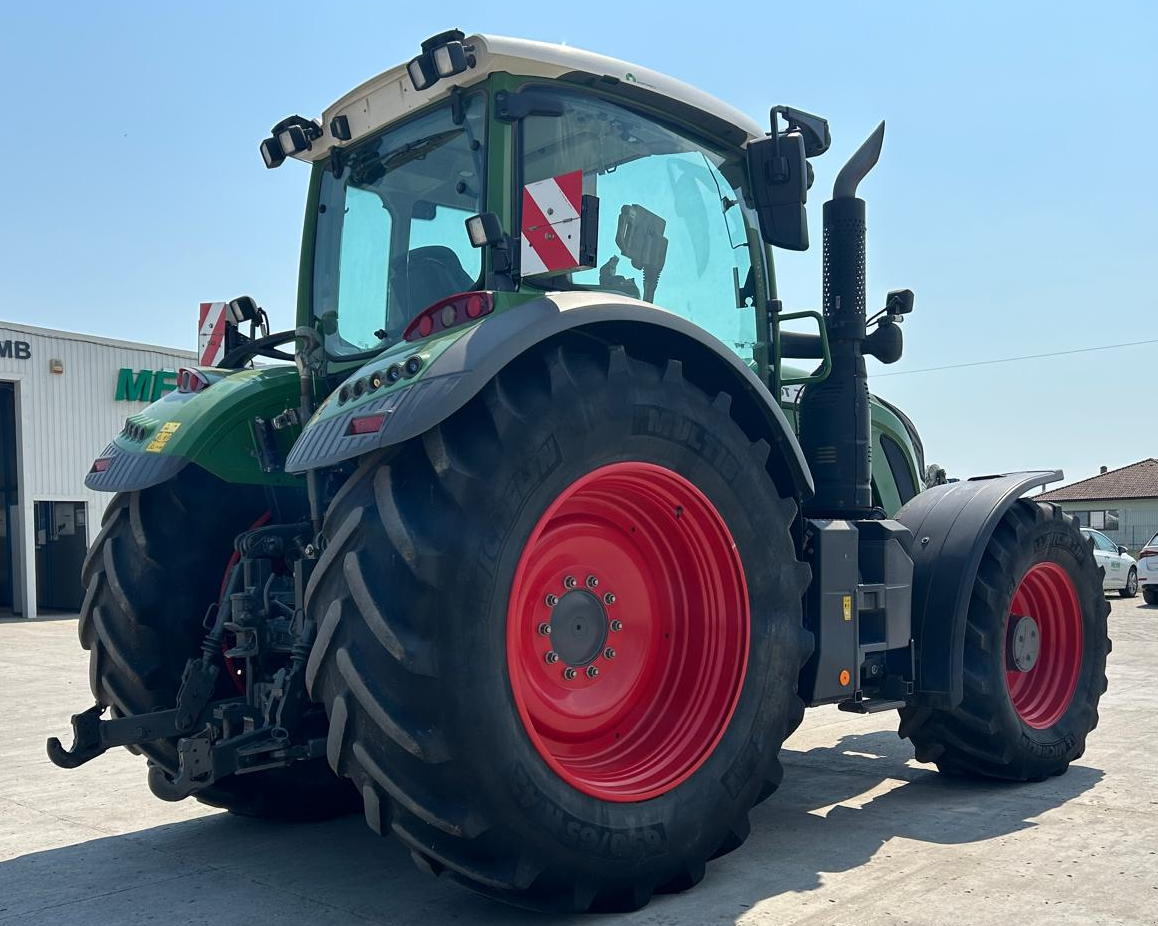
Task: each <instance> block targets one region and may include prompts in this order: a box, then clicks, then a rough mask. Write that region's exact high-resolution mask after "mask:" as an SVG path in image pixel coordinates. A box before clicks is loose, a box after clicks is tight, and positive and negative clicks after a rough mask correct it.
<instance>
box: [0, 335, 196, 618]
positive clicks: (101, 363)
mask: <svg viewBox="0 0 1158 926" xmlns="http://www.w3.org/2000/svg"><path fill="white" fill-rule="evenodd" d="M6 342H11V345H12V346H10V347H9V348H8V349H7V350H4V349H3V346H4V344H5V343H6ZM17 342H21V343H24V344H27V345H28V349H27V352H28V353H29V356H27V357H22V356H18V355H17V353H18V352H17V350H16V348H15V345H16V343H17ZM24 352H25V351H23V350H21V351H20V353H21V354H22V353H24ZM4 354H6V356H5V355H4ZM52 361H59V362H60V364H61V366H62V367H63V371H62V372H60V373H53V372H52V370H51V364H52ZM194 362H195V355H194V354H193V353H192V352H185V351H176V350H172V349H168V348H163V347H152V346H149V345H140V344H132V343H130V342H126V341H114V340H109V339H107V338H97V337H92V336H89V335H83V334H72V333H69V332H61V331H52V330H48V329H43V328H34V327H30V326H26V325H14V324H10V323H8V322H0V380H5V381H9V382H15V383H16V431H17V433H16V440H17V443H18V445H19V447H20V455H19V466H18V468H19V484H20V516H21V520H22V523H21V524H20V525H10V526H9V530H10V532H12V533H13V534H14V535H16V536H19V537H21V538H22V542H20V543H18V544H17V547H18V548H19V550H20V553H22V554H23V557H22V561H18V562H17V563H16V570H15V571H16V576H15V578H16V580H17V581H16V584H17V586H18V587H19V588H20V589H21V593H22V594H21V596H20V597H21V598H22V603H23V611H24V613H25V615H26V616H35V613H36V601H35V589H36V583H35V572H34V569H35V564H34V557H33V555H32V551H33V550H34V549H35V547H34V543H35V525H34V524H33V505H34V503H35V502H37V501H80V502H85V503H86V505H87V523H86V530H87V533H88V541H89V542H90V543H91V542H92V540H93V538H94V537H95V536H96V533H97V531H98V530H99V527H100V520H101V516H102V515H103V513H104V509H105V507H106V506H107V504H108V502H109V500H110V498H111V496H110V495H108V494H107V493H101V492H91V491H89V490H88V489H87V488H85V486H84V477H85V475H86V474H87V473H88V469H89V467H90V466H91V465H92V461H93V459H94V458H95V457H96V456H97V455H98V454H99V453H100V451H101V450H103V449H104V448H105V446H106V445H107V444H108V442H109V441H110V440H111V439H112V437H113V435H115V434H116V433H117V432H118V431H119V430H120V429H121V427H122V425H123V424H124V421H125V418H126V417H127V416H128V415H130V414H133V413H134V412H136V411H139V410H141V409H142V408H144V407H145V406H146V405H147V404H148V403H147V402H142V401H116V391H117V379H118V374H119V371H120V370H121V369H131V370H134V371H136V370H162V369H163V370H175V369H177V368H178V367H180V366H187V365H190V364H192V363H194ZM16 531H19V534H16ZM21 574H23V577H24V581H23V582H21V581H20V577H21Z"/></svg>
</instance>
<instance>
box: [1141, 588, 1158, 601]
mask: <svg viewBox="0 0 1158 926" xmlns="http://www.w3.org/2000/svg"><path fill="white" fill-rule="evenodd" d="M1142 600H1143V601H1145V602H1146V604H1150V605H1158V586H1155V585H1146V586H1143V588H1142Z"/></svg>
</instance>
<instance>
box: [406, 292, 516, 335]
mask: <svg viewBox="0 0 1158 926" xmlns="http://www.w3.org/2000/svg"><path fill="white" fill-rule="evenodd" d="M494 308H495V299H494V296H493V295H491V294H490V293H485V292H479V293H459V294H458V295H455V296H449V297H448V298H446V299H442V300H439V301H438V302H436V303H434V305H432V306H430V307H429V308H426V309H423V310H422V311H421V312H419V313H418V314H417V315H415V316H414V318H413V319H411V321H410V324H409V325H407V326H406V331H404V332H403V333H402V337H403V338H404V339H406V340H407V341H418V340H420V339H422V338H425V337H429V336H430V335H432V334H437V333H438V332H440V331H447V330H448V329H450V328H457V327H458V326H459V325H465V324H466V323H467V322H472V321H474V320H475V319H477V318H482V317H483V316H484V315H489V314H490V313H491V312H492V311H494Z"/></svg>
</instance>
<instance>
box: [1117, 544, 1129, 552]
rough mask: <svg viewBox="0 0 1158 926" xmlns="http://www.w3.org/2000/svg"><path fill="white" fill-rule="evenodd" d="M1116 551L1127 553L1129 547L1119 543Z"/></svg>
mask: <svg viewBox="0 0 1158 926" xmlns="http://www.w3.org/2000/svg"><path fill="white" fill-rule="evenodd" d="M1118 552H1119V553H1121V554H1123V555H1125V554H1126V553H1129V552H1130V548H1129V547H1124V546H1122V545H1121V544H1118Z"/></svg>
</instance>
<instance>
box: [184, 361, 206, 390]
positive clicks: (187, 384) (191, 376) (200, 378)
mask: <svg viewBox="0 0 1158 926" xmlns="http://www.w3.org/2000/svg"><path fill="white" fill-rule="evenodd" d="M208 385H209V380H208V379H207V378H206V377H205V374H204V373H202V372H201V371H200V370H192V369H190V368H189V367H181V369H179V370H178V371H177V391H178V392H200V391H201V390H202V389H204V388H205V387H206V386H208Z"/></svg>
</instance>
